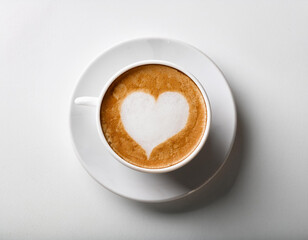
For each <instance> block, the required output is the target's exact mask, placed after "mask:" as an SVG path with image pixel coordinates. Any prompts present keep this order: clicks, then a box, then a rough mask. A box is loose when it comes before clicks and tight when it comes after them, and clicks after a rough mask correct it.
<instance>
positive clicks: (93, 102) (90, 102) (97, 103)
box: [74, 60, 211, 173]
mask: <svg viewBox="0 0 308 240" xmlns="http://www.w3.org/2000/svg"><path fill="white" fill-rule="evenodd" d="M147 64H159V65H165V66H169V67H172V68H175V69H177V70H179V71H181V72H183V73H184V74H186V75H187V76H188V77H189V78H190V79H191V80H193V81H194V82H195V84H196V85H197V86H198V88H199V90H200V92H201V93H202V96H203V98H204V101H205V104H206V109H207V123H206V128H205V131H204V134H203V136H202V139H201V141H200V142H199V144H198V146H197V147H196V148H195V150H194V151H193V152H192V153H191V154H190V155H189V156H187V157H186V158H185V159H184V160H182V161H181V162H179V163H177V164H175V165H172V166H169V167H166V168H158V169H150V168H142V167H138V166H136V165H133V164H131V163H129V162H127V161H126V160H124V159H123V158H121V157H120V156H119V155H118V154H117V153H116V152H115V151H114V150H113V149H112V148H111V147H110V146H109V144H108V142H107V140H106V138H105V136H104V133H103V130H102V127H101V120H100V109H101V103H102V100H103V98H104V95H105V93H106V92H107V90H108V88H109V86H110V85H111V84H112V83H113V81H114V80H116V79H117V78H118V77H119V76H120V75H121V74H123V73H125V72H126V71H128V70H130V69H132V68H135V67H138V66H142V65H147ZM74 102H75V104H77V105H84V106H94V107H96V126H97V131H98V135H99V136H100V139H101V140H102V142H103V144H104V147H105V148H106V149H108V151H109V152H110V153H111V155H112V156H113V157H114V158H115V159H117V160H118V161H119V162H120V163H122V164H124V165H125V166H127V167H130V168H132V169H134V170H138V171H140V172H146V173H165V172H170V171H173V170H176V169H178V168H180V167H182V166H184V165H185V164H187V163H188V162H190V161H191V160H192V159H193V158H194V157H195V156H196V155H197V154H198V153H199V152H200V150H201V149H202V147H203V146H204V144H205V142H206V139H207V138H208V135H209V131H210V126H211V107H210V102H209V99H208V97H207V95H206V93H205V91H204V89H203V87H202V85H201V84H200V83H199V81H198V80H197V79H196V78H195V77H194V76H193V75H192V74H191V73H189V72H187V71H186V70H185V69H183V68H181V67H179V66H178V65H176V64H174V63H171V62H167V61H160V60H145V61H140V62H136V63H133V64H131V65H128V66H126V67H124V68H122V69H121V70H120V71H118V72H117V73H116V74H114V75H113V76H112V77H111V78H110V79H109V80H108V81H107V82H106V84H105V86H104V87H103V89H102V91H101V93H100V95H99V97H88V96H83V97H78V98H76V99H75V101H74Z"/></svg>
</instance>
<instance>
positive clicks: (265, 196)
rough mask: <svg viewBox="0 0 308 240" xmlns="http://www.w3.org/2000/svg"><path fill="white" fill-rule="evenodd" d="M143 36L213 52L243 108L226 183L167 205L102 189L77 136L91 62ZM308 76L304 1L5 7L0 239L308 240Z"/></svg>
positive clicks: (0, 67)
mask: <svg viewBox="0 0 308 240" xmlns="http://www.w3.org/2000/svg"><path fill="white" fill-rule="evenodd" d="M146 36H147V37H149V36H156V37H168V38H174V39H179V40H182V41H186V42H188V43H190V44H192V45H194V46H196V47H197V48H199V49H201V50H202V51H203V52H205V53H206V54H207V55H208V56H210V57H211V58H212V59H213V60H214V61H215V62H216V63H217V64H218V66H219V67H220V68H221V70H222V71H223V72H224V74H225V76H226V78H227V79H228V81H229V83H230V86H231V88H232V90H233V93H234V96H235V100H236V104H237V107H238V118H239V123H238V124H239V126H238V136H237V139H236V143H235V147H234V149H233V152H232V154H231V157H230V159H229V161H228V164H227V165H226V167H225V169H224V171H223V172H222V173H221V174H220V175H219V176H218V177H217V178H216V179H215V181H214V182H213V183H212V184H211V185H210V186H209V187H207V189H203V190H202V191H200V192H199V193H197V194H194V195H192V196H191V197H189V198H187V199H183V200H181V201H177V202H173V203H169V204H162V205H151V204H142V203H136V202H133V201H129V200H126V199H124V198H122V197H119V196H116V195H114V194H113V193H111V192H109V191H108V190H106V189H104V188H103V187H101V186H100V185H99V184H98V183H96V182H95V181H94V180H93V179H92V178H91V177H90V176H89V175H88V174H87V173H86V171H84V169H83V168H82V166H81V165H80V163H79V162H78V160H77V158H76V157H75V155H74V153H73V148H72V146H71V142H70V137H69V128H68V108H69V99H70V96H71V94H72V91H73V88H74V86H75V84H76V82H77V80H78V77H79V76H80V74H81V73H82V72H83V70H84V69H85V68H86V66H87V65H88V63H89V62H90V61H91V60H93V59H94V58H95V57H96V56H97V55H98V54H99V53H101V52H102V51H104V50H105V49H107V48H109V47H111V46H112V45H114V44H115V43H117V42H119V41H123V40H128V39H131V38H136V37H146ZM307 76H308V1H291V0H290V1H209V2H207V1H192V0H190V1H166V0H163V1H160V0H159V1H158V0H156V1H115V0H112V1H1V2H0V239H307V238H308V187H307V185H308V128H307V123H308V107H307V103H308V78H307ZM231 173H232V174H231Z"/></svg>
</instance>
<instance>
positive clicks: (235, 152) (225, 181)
mask: <svg viewBox="0 0 308 240" xmlns="http://www.w3.org/2000/svg"><path fill="white" fill-rule="evenodd" d="M237 106H238V105H237ZM245 132H246V131H245V124H244V122H243V116H242V113H241V109H239V107H238V108H237V131H236V137H235V141H234V144H233V148H232V150H231V152H230V154H229V157H228V158H227V160H226V161H225V163H224V164H223V166H222V167H221V168H220V170H219V171H218V172H217V173H216V175H215V176H214V177H213V178H212V179H210V180H209V182H208V183H207V184H205V185H204V186H202V187H201V188H200V189H198V190H197V191H196V192H193V193H191V194H190V195H188V196H187V197H184V198H180V199H178V200H174V201H170V202H164V203H140V202H139V203H138V202H137V203H136V204H137V205H141V206H142V207H146V208H147V209H148V210H152V211H159V212H165V213H180V212H189V211H195V210H197V209H200V208H203V207H206V206H208V205H211V204H212V203H214V202H216V201H218V200H219V199H221V198H223V197H225V196H226V195H227V194H228V192H230V190H231V189H232V186H233V185H234V183H235V181H236V178H237V176H238V174H239V171H240V168H241V165H242V160H243V149H245V146H244V145H245V134H244V133H245ZM207 146H208V149H211V143H209V144H208V145H207ZM200 154H201V155H202V152H201V153H200ZM199 160H200V159H198V160H197V161H192V162H191V163H190V164H191V165H190V166H189V167H187V168H184V169H183V170H182V171H186V172H185V176H191V174H194V176H196V175H197V174H198V173H199V172H200V171H201V172H202V174H203V175H204V169H208V170H207V171H206V173H205V174H213V172H212V171H213V170H215V167H217V166H216V165H215V164H217V163H215V162H206V163H205V164H207V168H202V167H200V166H201V165H200V162H198V161H199ZM201 160H202V158H201ZM203 162H204V161H203ZM209 166H210V167H209ZM216 169H217V168H216ZM199 174H200V173H199ZM182 176H183V173H181V172H180V171H175V172H174V174H171V175H169V177H170V178H171V179H172V181H176V182H177V183H178V184H182V185H185V187H188V188H192V189H193V188H194V187H195V186H194V185H195V184H196V183H198V180H197V181H196V180H193V181H189V180H187V178H186V179H183V177H182ZM202 178H203V179H204V176H203V177H202ZM194 179H196V178H194Z"/></svg>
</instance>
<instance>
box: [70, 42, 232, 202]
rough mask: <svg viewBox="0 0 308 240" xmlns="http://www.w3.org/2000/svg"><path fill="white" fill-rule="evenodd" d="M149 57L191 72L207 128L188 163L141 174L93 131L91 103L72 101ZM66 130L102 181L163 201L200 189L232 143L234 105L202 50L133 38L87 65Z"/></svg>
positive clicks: (137, 196) (119, 191)
mask: <svg viewBox="0 0 308 240" xmlns="http://www.w3.org/2000/svg"><path fill="white" fill-rule="evenodd" d="M147 59H152V60H153V59H156V60H165V61H169V62H173V63H175V64H177V65H179V66H181V67H183V68H184V69H186V70H187V71H188V72H191V73H192V74H193V75H194V76H195V77H196V78H197V79H198V80H199V81H200V83H201V84H202V85H203V86H204V89H205V91H206V92H207V94H208V97H209V100H210V103H211V106H212V125H211V133H210V136H209V138H208V140H207V142H206V143H205V146H204V148H203V150H201V152H200V153H199V155H198V156H197V157H196V158H195V159H193V160H192V161H191V162H190V163H189V164H187V165H186V166H184V167H183V168H181V169H179V170H176V171H173V172H170V173H163V174H149V173H141V172H137V171H135V170H132V169H130V168H128V167H126V166H124V165H122V164H121V163H119V162H118V161H117V160H115V159H113V157H112V156H111V155H110V153H109V152H108V151H107V150H106V149H104V146H103V143H102V142H101V140H100V138H99V135H98V133H97V130H96V123H95V108H91V107H85V106H80V105H75V104H74V101H73V100H74V99H75V98H76V97H81V96H95V97H97V96H98V95H99V93H100V91H101V89H102V87H103V86H104V84H105V82H106V81H107V80H108V79H109V78H110V77H111V76H112V75H113V74H114V73H115V72H117V71H118V70H120V69H121V68H123V67H125V66H126V65H129V64H132V63H134V62H137V61H142V60H147ZM70 129H71V136H72V141H73V145H74V148H75V152H76V154H77V156H78V158H79V160H80V162H81V163H82V165H83V166H84V168H85V169H86V170H87V171H88V173H89V174H90V175H91V176H92V177H93V178H94V179H95V180H97V181H98V182H99V183H100V184H102V185H103V186H104V187H106V188H107V189H109V190H110V191H112V192H114V193H116V194H119V195H121V196H123V197H126V198H130V199H133V200H138V201H144V202H163V201H170V200H174V199H178V198H181V197H184V196H187V195H188V194H190V193H192V192H194V191H196V190H198V189H199V188H201V187H202V186H204V185H205V184H207V183H208V182H209V181H210V179H211V178H212V177H213V176H214V175H215V174H216V173H217V172H218V171H219V169H220V167H221V166H222V165H223V163H224V162H225V160H226V159H227V157H228V155H229V152H230V150H231V147H232V145H233V141H234V137H235V131H236V109H235V104H234V100H233V97H232V93H231V90H230V88H229V86H228V84H227V82H226V80H225V78H224V76H223V74H222V73H221V71H220V70H219V69H218V67H217V66H216V65H215V64H214V63H213V62H212V61H211V60H210V59H209V58H208V57H207V56H206V55H204V54H203V53H202V52H200V51H199V50H197V49H196V48H194V47H192V46H190V45H188V44H186V43H183V42H179V41H174V40H169V39H158V38H144V39H135V40H131V41H127V42H123V43H121V44H118V45H116V46H114V47H112V48H111V49H109V50H108V51H106V52H104V53H103V54H101V55H100V56H99V57H98V58H97V59H96V60H95V61H94V62H92V63H91V64H90V66H89V67H88V68H87V70H86V71H85V73H84V74H83V75H82V77H81V78H80V80H79V82H78V83H77V86H76V88H75V90H74V93H73V96H72V100H71V103H70Z"/></svg>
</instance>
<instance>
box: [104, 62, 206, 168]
mask: <svg viewBox="0 0 308 240" xmlns="http://www.w3.org/2000/svg"><path fill="white" fill-rule="evenodd" d="M135 91H143V92H145V93H148V94H151V95H152V96H154V97H155V98H156V99H157V98H158V96H159V95H160V94H162V93H163V92H166V91H172V92H178V93H181V94H182V95H183V96H185V98H186V100H187V102H188V104H189V116H188V119H187V123H186V126H185V127H184V128H183V129H182V130H181V131H180V132H178V133H177V134H176V135H174V136H172V137H171V138H169V139H168V140H166V141H165V142H163V143H161V144H159V145H157V146H156V147H155V148H154V149H153V150H152V152H151V155H150V157H149V158H147V155H146V152H145V150H144V149H143V148H142V147H141V146H140V145H139V144H138V143H137V142H135V141H134V140H133V139H132V138H131V137H130V135H129V134H128V133H127V132H126V130H125V128H124V125H123V123H122V121H121V115H120V109H121V104H122V102H123V100H124V99H125V98H126V97H127V96H128V95H129V94H130V93H132V92H135ZM206 123H207V110H206V105H205V102H204V99H203V96H202V93H201V92H200V90H199V88H198V87H197V85H196V84H195V83H194V82H193V81H192V80H191V79H190V78H189V77H188V76H187V75H185V74H184V73H182V72H180V71H178V70H176V69H174V68H171V67H167V66H164V65H156V64H151V65H144V66H139V67H136V68H133V69H131V70H129V71H127V72H125V73H124V74H122V75H121V76H120V77H118V78H117V79H116V80H115V81H114V82H113V83H112V84H111V86H110V87H109V88H108V90H107V92H106V94H105V96H104V98H103V101H102V105H101V125H102V130H103V133H104V135H105V138H106V140H107V142H108V144H109V145H110V147H111V148H112V149H113V150H114V151H115V152H116V153H117V154H118V155H119V156H120V157H121V158H123V159H124V160H126V161H127V162H129V163H131V164H133V165H136V166H139V167H143V168H151V169H157V168H166V167H169V166H172V165H175V164H177V163H179V162H181V161H182V160H184V159H185V158H186V157H187V156H189V155H190V154H191V153H192V152H193V150H194V149H195V148H196V147H197V146H198V144H199V142H200V141H201V138H202V136H203V134H204V131H205V127H206Z"/></svg>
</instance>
